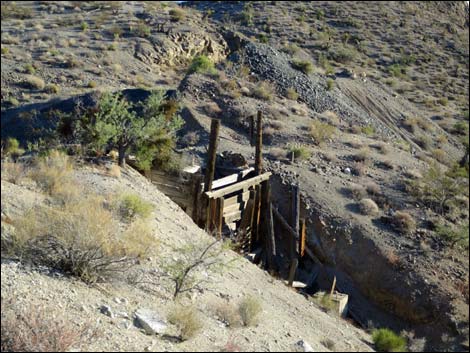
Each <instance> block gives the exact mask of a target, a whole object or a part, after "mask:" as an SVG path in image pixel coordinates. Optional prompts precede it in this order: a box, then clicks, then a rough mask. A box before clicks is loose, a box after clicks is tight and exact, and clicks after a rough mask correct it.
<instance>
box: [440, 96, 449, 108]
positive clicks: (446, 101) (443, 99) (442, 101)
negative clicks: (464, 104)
mask: <svg viewBox="0 0 470 353" xmlns="http://www.w3.org/2000/svg"><path fill="white" fill-rule="evenodd" d="M437 103H439V104H440V105H443V106H447V105H448V104H449V100H448V99H447V98H446V97H442V98H439V99H438V100H437Z"/></svg>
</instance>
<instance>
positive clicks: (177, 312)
mask: <svg viewBox="0 0 470 353" xmlns="http://www.w3.org/2000/svg"><path fill="white" fill-rule="evenodd" d="M168 321H169V322H170V323H171V324H173V325H175V326H176V327H177V328H178V331H179V336H180V339H181V340H183V341H186V340H189V339H191V338H193V337H194V336H196V334H197V333H198V331H199V330H201V328H202V321H201V319H200V318H199V314H198V312H197V311H196V309H195V308H194V307H193V306H183V305H181V304H176V305H175V306H174V307H173V309H172V311H171V312H170V313H169V315H168Z"/></svg>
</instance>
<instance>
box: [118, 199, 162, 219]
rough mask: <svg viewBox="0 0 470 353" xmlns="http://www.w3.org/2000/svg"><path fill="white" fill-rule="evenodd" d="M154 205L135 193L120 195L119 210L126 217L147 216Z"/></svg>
mask: <svg viewBox="0 0 470 353" xmlns="http://www.w3.org/2000/svg"><path fill="white" fill-rule="evenodd" d="M153 209H154V206H153V205H152V204H151V203H150V202H147V201H145V200H143V199H142V198H141V197H140V196H139V195H137V194H125V195H123V196H121V200H120V210H121V214H122V215H123V216H124V217H125V218H127V219H132V218H134V217H137V216H138V217H141V218H148V217H149V216H150V215H151V213H152V211H153Z"/></svg>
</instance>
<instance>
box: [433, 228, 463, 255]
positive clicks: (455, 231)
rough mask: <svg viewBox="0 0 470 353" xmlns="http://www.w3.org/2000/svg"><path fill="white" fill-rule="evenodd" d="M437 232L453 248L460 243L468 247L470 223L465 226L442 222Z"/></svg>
mask: <svg viewBox="0 0 470 353" xmlns="http://www.w3.org/2000/svg"><path fill="white" fill-rule="evenodd" d="M436 234H437V235H438V236H439V237H440V238H441V239H442V240H444V241H445V242H446V243H448V244H449V246H450V247H451V248H454V247H455V245H459V246H462V247H464V248H466V249H468V237H469V225H468V223H467V224H466V225H463V226H450V225H446V224H440V225H438V226H437V228H436Z"/></svg>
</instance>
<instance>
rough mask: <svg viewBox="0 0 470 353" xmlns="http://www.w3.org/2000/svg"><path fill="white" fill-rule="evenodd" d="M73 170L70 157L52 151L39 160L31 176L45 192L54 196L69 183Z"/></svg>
mask: <svg viewBox="0 0 470 353" xmlns="http://www.w3.org/2000/svg"><path fill="white" fill-rule="evenodd" d="M72 170H73V163H72V161H71V160H70V158H69V156H67V155H66V154H65V153H63V152H60V151H57V150H52V151H50V152H49V154H48V155H46V156H44V157H40V158H39V160H38V161H37V162H36V165H35V168H33V169H32V170H31V174H30V176H31V178H32V179H33V180H34V181H36V183H37V184H38V185H39V186H40V187H41V188H43V190H44V191H46V192H47V193H49V194H50V195H53V196H54V195H56V194H57V193H60V190H61V189H62V188H63V186H64V184H67V183H68V181H69V179H70V173H71V172H72Z"/></svg>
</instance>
